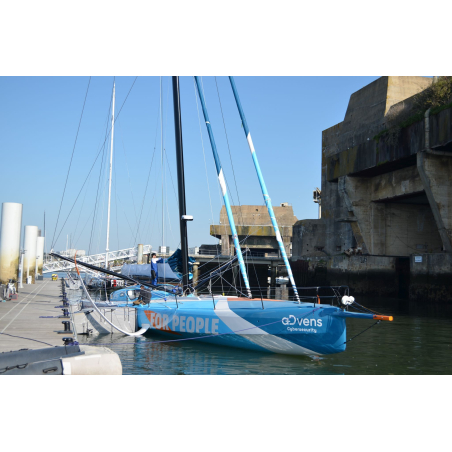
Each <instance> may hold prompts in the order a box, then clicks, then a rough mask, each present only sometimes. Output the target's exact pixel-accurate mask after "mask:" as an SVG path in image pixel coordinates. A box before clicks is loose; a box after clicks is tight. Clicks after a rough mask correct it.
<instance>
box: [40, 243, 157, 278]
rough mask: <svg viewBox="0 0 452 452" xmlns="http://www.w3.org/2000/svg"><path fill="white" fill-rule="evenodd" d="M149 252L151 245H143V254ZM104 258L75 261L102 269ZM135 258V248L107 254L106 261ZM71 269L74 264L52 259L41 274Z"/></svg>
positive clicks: (136, 254)
mask: <svg viewBox="0 0 452 452" xmlns="http://www.w3.org/2000/svg"><path fill="white" fill-rule="evenodd" d="M151 250H152V246H151V245H143V254H149V253H150V252H151ZM105 256H106V253H100V254H92V255H90V256H83V257H80V258H78V259H77V261H78V262H85V263H87V264H92V265H97V266H98V267H102V266H104V265H105ZM137 256H138V249H137V247H134V248H126V249H124V250H118V251H109V252H108V260H109V261H110V262H113V261H116V260H125V259H130V258H135V257H137ZM72 268H74V264H73V263H72V262H68V261H63V260H59V259H54V260H51V261H47V262H46V263H45V264H44V265H43V266H42V273H50V272H52V273H53V272H61V271H67V270H70V269H72Z"/></svg>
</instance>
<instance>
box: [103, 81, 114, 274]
mask: <svg viewBox="0 0 452 452" xmlns="http://www.w3.org/2000/svg"><path fill="white" fill-rule="evenodd" d="M114 133H115V83H114V82H113V105H112V110H111V146H110V178H109V180H108V216H107V247H106V248H105V251H106V253H105V268H108V251H109V249H110V248H109V243H110V204H111V170H112V168H113V136H114Z"/></svg>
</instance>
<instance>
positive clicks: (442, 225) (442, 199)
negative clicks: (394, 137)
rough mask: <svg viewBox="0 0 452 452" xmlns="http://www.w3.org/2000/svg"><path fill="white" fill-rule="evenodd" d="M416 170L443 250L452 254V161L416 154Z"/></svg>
mask: <svg viewBox="0 0 452 452" xmlns="http://www.w3.org/2000/svg"><path fill="white" fill-rule="evenodd" d="M417 169H418V171H419V174H420V176H421V180H422V183H423V186H424V190H425V194H426V195H427V199H428V202H429V204H430V207H431V209H432V213H433V217H434V218H435V222H436V226H437V227H438V232H439V235H440V237H441V241H442V242H443V249H444V250H445V251H447V252H448V253H451V252H452V180H451V178H450V174H451V171H452V159H451V158H450V157H449V156H444V157H443V156H438V155H433V154H429V153H426V152H418V153H417Z"/></svg>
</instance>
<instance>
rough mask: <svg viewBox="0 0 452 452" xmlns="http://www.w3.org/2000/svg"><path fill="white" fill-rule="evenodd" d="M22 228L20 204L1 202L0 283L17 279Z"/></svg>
mask: <svg viewBox="0 0 452 452" xmlns="http://www.w3.org/2000/svg"><path fill="white" fill-rule="evenodd" d="M21 230H22V204H19V203H16V202H4V203H3V204H2V224H1V230H0V283H1V284H7V283H8V280H10V279H15V280H16V281H17V280H18V279H19V252H20V231H21Z"/></svg>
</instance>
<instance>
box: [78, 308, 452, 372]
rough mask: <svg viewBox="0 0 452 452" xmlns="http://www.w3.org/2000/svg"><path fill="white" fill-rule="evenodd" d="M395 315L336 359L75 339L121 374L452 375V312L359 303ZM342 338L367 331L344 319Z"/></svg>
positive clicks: (145, 340) (191, 344)
mask: <svg viewBox="0 0 452 452" xmlns="http://www.w3.org/2000/svg"><path fill="white" fill-rule="evenodd" d="M360 302H362V304H364V305H365V306H368V307H371V308H372V309H374V310H376V311H379V312H382V313H385V314H392V315H394V317H395V320H394V322H392V323H389V322H382V323H380V324H378V325H376V326H375V327H373V328H371V329H370V330H369V331H367V332H366V333H364V334H362V335H360V336H358V337H357V338H355V339H354V340H352V341H351V342H349V343H348V345H347V350H346V351H345V352H344V353H340V354H337V355H328V356H324V357H321V358H320V359H315V358H311V357H304V356H301V357H294V356H285V355H275V354H265V353H258V352H251V351H245V350H240V349H234V348H228V347H216V346H214V345H212V344H207V343H203V342H202V340H197V341H186V342H176V343H159V342H158V341H159V340H162V338H159V337H158V336H153V337H142V338H136V339H134V338H128V337H124V336H118V337H117V336H116V335H114V336H103V337H100V336H98V337H94V338H86V339H82V338H81V337H80V338H79V340H81V341H86V342H89V343H97V344H98V343H104V344H105V345H106V346H107V347H109V348H111V349H112V350H114V351H115V352H116V353H118V355H119V356H120V358H121V361H122V365H123V372H124V374H152V375H193V374H196V375H219V374H220V375H224V374H233V375H237V374H242V375H253V374H278V375H288V374H451V373H452V364H451V362H450V356H451V351H452V345H451V344H452V328H451V327H452V311H451V310H450V309H449V308H445V307H441V306H440V307H438V306H436V307H432V306H429V307H426V306H425V305H424V306H420V305H413V304H409V305H408V304H407V303H406V302H404V301H402V300H387V299H386V300H381V299H367V300H360ZM347 325H348V332H347V337H348V338H351V337H353V336H354V335H356V334H358V333H359V332H361V331H362V330H363V329H364V328H367V327H368V326H370V325H371V323H369V322H367V321H359V320H349V321H348V322H347Z"/></svg>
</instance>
